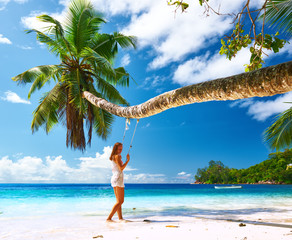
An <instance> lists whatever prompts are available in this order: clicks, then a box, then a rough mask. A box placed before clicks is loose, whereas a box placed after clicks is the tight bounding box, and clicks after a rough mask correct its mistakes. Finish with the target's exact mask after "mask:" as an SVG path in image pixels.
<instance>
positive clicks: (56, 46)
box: [26, 29, 67, 59]
mask: <svg viewBox="0 0 292 240" xmlns="http://www.w3.org/2000/svg"><path fill="white" fill-rule="evenodd" d="M26 32H27V33H31V32H35V33H36V34H37V40H38V41H39V42H40V43H44V44H46V45H47V48H48V50H49V51H50V52H51V53H53V54H55V55H56V56H57V57H58V56H61V59H63V58H64V57H65V56H67V53H66V46H64V42H63V41H60V40H58V39H53V38H51V37H49V36H48V35H46V34H45V33H43V32H41V31H38V30H36V29H30V30H26Z"/></svg>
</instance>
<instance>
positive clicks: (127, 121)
mask: <svg viewBox="0 0 292 240" xmlns="http://www.w3.org/2000/svg"><path fill="white" fill-rule="evenodd" d="M138 123H139V119H137V122H136V126H135V129H134V132H133V136H132V140H131V143H130V147H129V151H128V154H129V153H130V150H131V148H132V143H133V140H134V136H135V133H136V129H137V125H138ZM128 124H129V125H130V119H129V118H126V125H125V131H124V136H123V141H122V143H123V144H124V139H125V136H126V131H127V130H129V126H128Z"/></svg>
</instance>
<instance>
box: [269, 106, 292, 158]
mask: <svg viewBox="0 0 292 240" xmlns="http://www.w3.org/2000/svg"><path fill="white" fill-rule="evenodd" d="M286 103H292V102H286ZM264 141H266V142H267V143H268V144H269V147H270V148H271V149H275V148H276V151H277V152H278V151H279V149H281V148H284V147H289V146H291V144H292V107H290V108H289V109H287V110H285V111H284V112H282V113H280V114H278V115H277V116H276V121H274V123H273V124H272V125H271V126H270V127H268V128H267V129H266V130H265V132H264Z"/></svg>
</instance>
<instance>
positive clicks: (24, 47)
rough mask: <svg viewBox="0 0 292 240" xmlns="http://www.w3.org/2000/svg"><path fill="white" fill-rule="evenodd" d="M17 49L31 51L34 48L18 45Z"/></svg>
mask: <svg viewBox="0 0 292 240" xmlns="http://www.w3.org/2000/svg"><path fill="white" fill-rule="evenodd" d="M17 47H19V48H21V49H23V50H31V49H33V47H30V46H22V45H18V46H17Z"/></svg>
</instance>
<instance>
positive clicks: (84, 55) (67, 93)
mask: <svg viewBox="0 0 292 240" xmlns="http://www.w3.org/2000/svg"><path fill="white" fill-rule="evenodd" d="M37 18H38V19H39V20H40V21H42V22H44V23H46V24H49V26H48V27H46V28H44V29H43V31H39V30H37V29H31V30H28V33H31V32H34V33H36V36H37V40H38V41H39V42H41V43H43V44H46V46H47V47H48V49H49V51H50V52H51V53H53V54H55V55H56V56H57V57H59V59H60V64H55V65H42V66H37V67H34V68H31V69H29V70H27V71H25V72H23V73H21V74H19V75H17V76H16V77H13V78H12V79H13V80H14V81H16V82H17V84H18V85H19V84H22V85H25V84H27V83H32V85H31V88H30V91H29V93H28V98H30V96H31V94H32V93H33V92H35V91H36V90H37V89H38V90H39V89H41V88H42V87H43V86H44V85H46V83H49V82H50V81H52V80H54V82H55V83H56V84H55V86H54V87H53V88H52V89H51V90H50V91H49V92H46V93H45V94H44V95H43V97H42V98H41V99H40V102H39V106H38V107H37V108H36V109H35V110H34V112H33V120H32V123H31V129H32V133H34V132H35V131H37V130H38V129H39V127H41V126H43V127H44V128H45V130H46V133H47V134H48V133H49V132H50V130H51V129H52V127H53V126H54V125H55V124H57V123H58V122H62V123H63V125H64V126H66V127H67V139H66V145H67V147H68V146H69V145H71V148H72V147H73V148H74V149H76V148H78V149H81V150H82V151H84V149H85V148H86V141H85V134H84V119H85V120H86V126H87V128H88V141H87V144H88V145H90V144H91V138H92V131H93V130H94V132H95V133H96V134H97V135H98V136H100V137H102V139H106V138H107V136H108V135H109V133H110V130H111V125H112V122H113V119H114V116H113V115H111V114H110V113H109V112H107V111H105V110H103V109H101V108H96V107H93V106H92V105H91V104H90V103H89V102H88V101H87V100H85V99H84V98H82V91H89V92H90V93H92V94H94V95H96V96H98V97H100V98H103V99H107V100H108V101H111V102H113V103H116V104H122V105H126V106H129V103H128V102H127V101H126V100H125V99H124V98H123V97H122V96H121V95H120V93H119V91H118V90H117V89H116V88H115V86H124V87H125V86H129V74H128V73H127V72H126V70H125V69H124V68H122V67H119V68H114V67H113V64H114V59H115V57H116V55H117V53H118V47H119V46H120V47H122V48H128V47H135V46H136V38H135V37H133V36H125V35H123V34H121V33H118V32H114V33H113V34H104V33H100V32H99V30H100V26H101V24H102V23H105V20H104V18H103V17H102V16H101V14H99V13H98V12H97V11H96V10H94V8H93V5H92V4H91V3H90V2H89V1H88V0H73V1H72V2H71V3H70V5H69V10H68V12H67V16H66V20H65V22H64V23H63V24H61V23H60V22H59V21H58V20H56V19H54V18H53V17H51V16H49V15H40V16H38V17H37Z"/></svg>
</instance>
